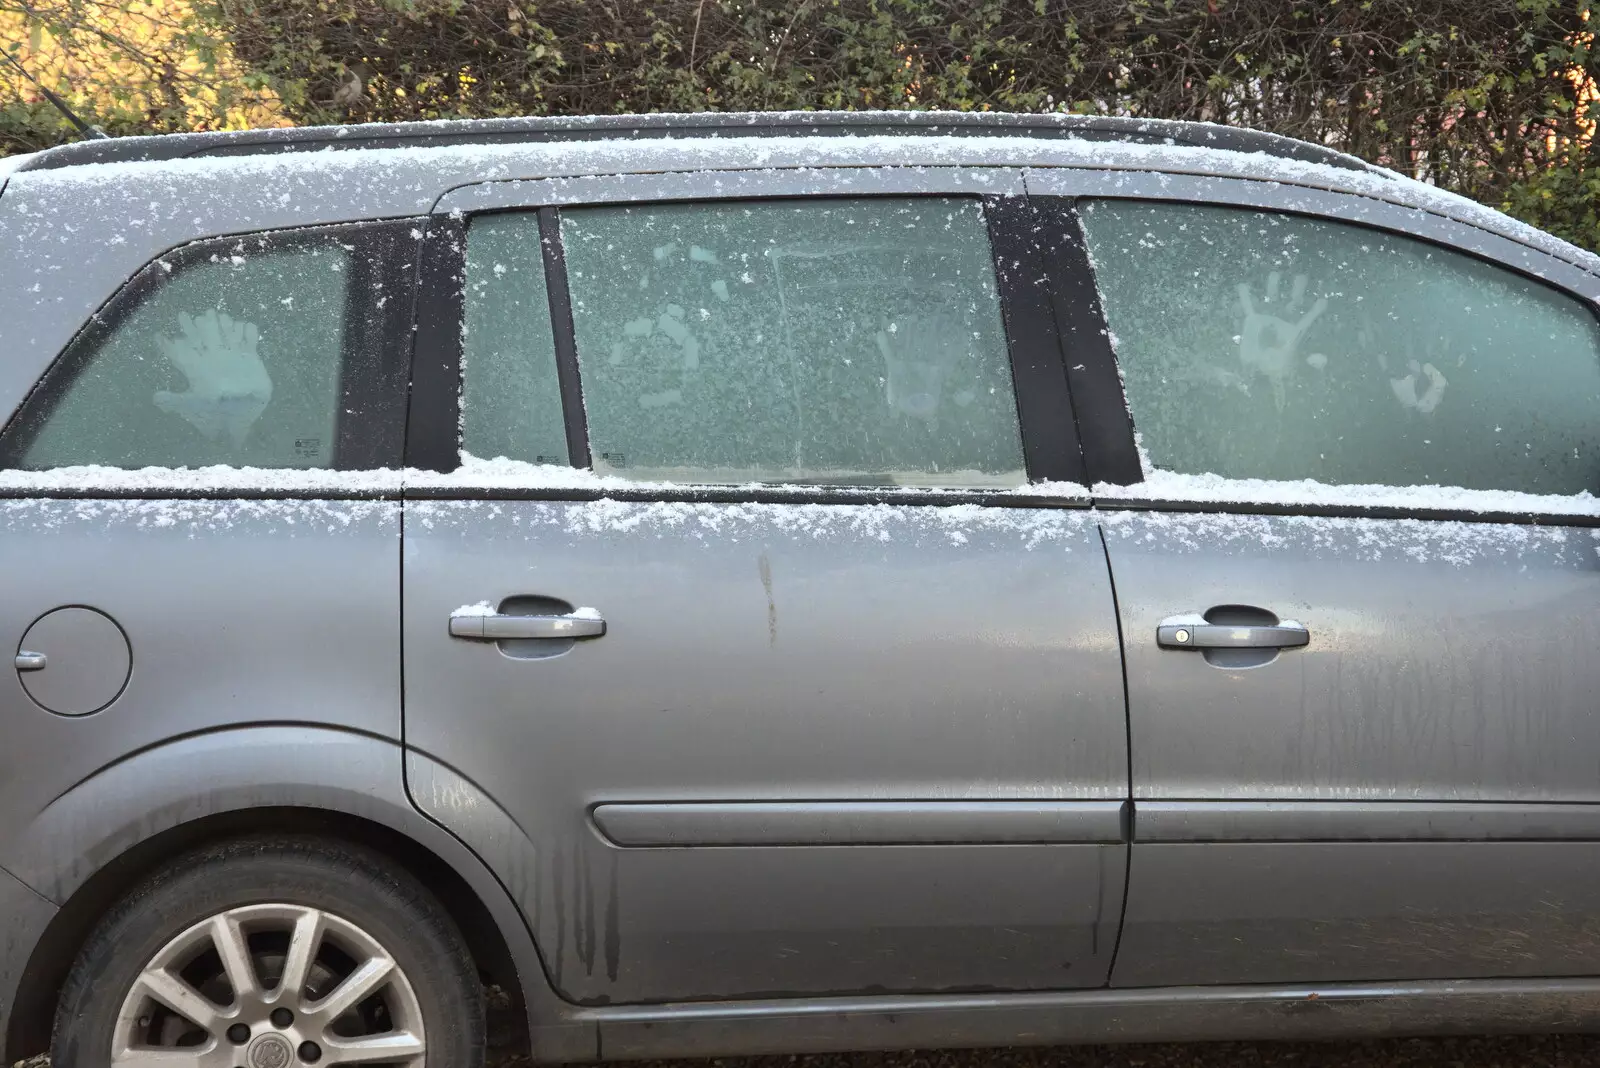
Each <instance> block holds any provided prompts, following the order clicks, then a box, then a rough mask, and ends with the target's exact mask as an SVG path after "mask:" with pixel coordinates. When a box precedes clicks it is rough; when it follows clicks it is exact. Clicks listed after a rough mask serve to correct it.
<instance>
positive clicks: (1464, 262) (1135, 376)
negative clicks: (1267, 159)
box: [1081, 201, 1600, 494]
mask: <svg viewBox="0 0 1600 1068" xmlns="http://www.w3.org/2000/svg"><path fill="white" fill-rule="evenodd" d="M1081 211H1082V218H1083V224H1084V228H1085V232H1086V237H1087V240H1088V244H1089V249H1090V254H1091V257H1092V259H1093V262H1094V268H1095V274H1096V278H1097V281H1098V284H1099V288H1100V295H1101V299H1102V302H1103V304H1104V306H1105V313H1106V318H1107V321H1108V324H1109V326H1110V328H1111V331H1112V334H1113V344H1114V346H1115V348H1116V352H1117V357H1118V361H1119V363H1120V366H1121V369H1122V374H1123V378H1124V382H1125V385H1126V390H1127V399H1128V406H1129V410H1130V412H1131V413H1132V416H1133V421H1134V425H1135V427H1136V428H1137V430H1138V432H1139V435H1140V439H1141V442H1142V444H1143V446H1144V448H1145V450H1146V453H1147V456H1148V460H1149V462H1150V463H1151V464H1153V465H1154V466H1155V467H1157V468H1160V469H1165V470H1170V471H1176V472H1180V473H1191V474H1200V473H1215V474H1218V475H1221V476H1224V477H1228V478H1263V479H1315V480H1317V481H1320V482H1326V483H1338V484H1386V485H1396V486H1413V485H1444V486H1456V487H1464V488H1468V489H1484V490H1519V491H1524V492H1530V493H1548V494H1571V493H1578V492H1580V491H1583V490H1600V419H1597V418H1596V413H1597V412H1600V328H1597V326H1596V322H1595V318H1594V316H1593V315H1592V314H1591V313H1590V311H1589V309H1588V307H1587V306H1586V305H1585V304H1583V303H1582V302H1581V301H1579V300H1577V299H1575V298H1573V297H1571V296H1568V295H1566V294H1564V293H1561V292H1559V291H1557V290H1555V289H1552V288H1551V287H1549V286H1546V285H1543V284H1541V283H1539V282H1535V281H1532V280H1530V279H1527V278H1524V277H1523V276H1521V275H1518V274H1515V273H1512V272H1511V271H1509V270H1506V269H1503V268H1499V267H1495V266H1492V265H1490V264H1487V263H1484V262H1482V261H1480V260H1478V259H1475V258H1473V257H1470V256H1467V255H1465V254H1463V253H1459V252H1453V251H1450V250H1448V249H1444V248H1440V247H1438V246H1435V245H1432V244H1428V243H1426V242H1423V241H1419V240H1414V239H1411V238H1406V237H1401V236H1397V235H1394V234H1389V233H1382V232H1378V231H1375V230H1371V229H1368V228H1365V227H1359V226H1354V225H1350V224H1345V223H1339V222H1330V221H1327V220H1323V219H1313V218H1306V217H1301V216H1293V215H1284V214H1276V213H1270V212H1261V211H1251V210H1247V209H1238V208H1223V207H1210V206H1200V205H1189V204H1173V203H1139V202H1132V201H1101V202H1091V203H1086V204H1084V205H1083V206H1082V208H1081Z"/></svg>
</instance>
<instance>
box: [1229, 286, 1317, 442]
mask: <svg viewBox="0 0 1600 1068" xmlns="http://www.w3.org/2000/svg"><path fill="white" fill-rule="evenodd" d="M1282 281H1283V276H1282V273H1281V272H1279V271H1273V272H1272V273H1271V274H1268V275H1267V289H1266V294H1265V298H1264V304H1265V307H1263V308H1261V309H1258V308H1257V307H1256V302H1255V295H1254V294H1253V293H1252V292H1251V290H1250V286H1249V285H1247V284H1246V283H1244V282H1240V283H1239V286H1238V292H1239V308H1240V310H1241V311H1243V312H1244V324H1243V326H1242V327H1241V328H1240V330H1239V361H1240V362H1241V363H1243V364H1244V365H1245V366H1246V367H1250V368H1253V369H1254V370H1255V371H1257V372H1259V373H1260V374H1262V375H1264V376H1265V377H1266V378H1267V380H1268V381H1269V382H1270V383H1271V384H1272V399H1273V401H1274V402H1275V403H1276V404H1277V406H1278V411H1280V412H1281V411H1283V408H1284V405H1285V403H1286V402H1287V400H1288V382H1289V379H1290V377H1291V376H1292V375H1293V374H1294V373H1295V371H1296V370H1297V369H1298V360H1297V357H1298V355H1299V350H1300V339H1301V338H1303V337H1304V336H1305V333H1306V331H1307V330H1309V329H1311V324H1312V323H1314V322H1316V321H1317V317H1318V316H1320V315H1321V314H1322V313H1323V311H1325V310H1326V309H1327V307H1328V301H1327V299H1326V298H1325V297H1318V298H1317V300H1316V302H1315V303H1313V304H1312V305H1311V307H1310V308H1309V309H1308V310H1306V311H1305V312H1304V313H1303V314H1302V313H1301V309H1302V308H1304V307H1305V296H1306V285H1307V279H1306V276H1305V275H1303V274H1297V275H1295V276H1294V281H1293V282H1292V283H1291V285H1290V289H1289V299H1288V301H1287V302H1284V303H1282V304H1279V290H1280V288H1281V284H1282ZM1296 315H1298V316H1299V318H1298V319H1296V320H1294V321H1291V318H1292V317H1293V316H1296ZM1319 355H1320V354H1318V353H1312V356H1313V357H1315V356H1319ZM1326 363H1327V358H1326V357H1322V358H1321V359H1320V360H1313V361H1312V363H1311V366H1313V367H1317V368H1319V369H1320V368H1321V367H1322V366H1324V365H1326Z"/></svg>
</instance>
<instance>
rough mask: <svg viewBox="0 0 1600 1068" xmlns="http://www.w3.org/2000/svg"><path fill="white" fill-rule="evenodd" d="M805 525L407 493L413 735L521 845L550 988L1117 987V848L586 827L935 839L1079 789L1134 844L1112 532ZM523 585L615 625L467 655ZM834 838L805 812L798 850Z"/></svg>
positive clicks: (994, 522) (833, 515)
mask: <svg viewBox="0 0 1600 1068" xmlns="http://www.w3.org/2000/svg"><path fill="white" fill-rule="evenodd" d="M804 507H805V512H804V513H803V514H804V515H805V516H806V522H805V523H803V524H796V523H795V522H793V521H792V519H791V518H790V517H789V515H788V514H787V508H786V506H783V505H726V506H723V505H711V504H661V503H657V504H650V503H633V504H629V503H625V502H616V501H601V502H594V503H582V502H573V503H538V502H529V501H481V502H465V501H462V502H457V501H449V502H445V501H436V502H410V503H408V505H407V518H406V524H407V534H406V550H405V552H406V565H405V570H406V594H405V598H406V601H405V612H406V620H407V623H406V627H407V637H406V644H407V649H406V664H407V667H406V671H407V681H406V686H407V740H408V743H409V744H412V745H414V746H416V747H417V748H418V749H419V750H421V751H422V752H425V753H427V754H429V755H430V756H432V757H433V758H435V759H437V760H439V761H441V762H443V763H445V764H447V765H450V766H452V767H454V768H457V769H460V771H461V772H462V773H463V774H464V775H465V776H466V777H467V778H469V779H471V780H472V781H474V782H476V783H477V784H478V785H479V786H480V787H481V788H482V789H483V790H484V791H485V792H487V793H488V794H489V795H490V796H492V797H495V798H497V799H498V801H499V804H500V805H501V806H502V807H504V808H505V809H506V811H507V812H508V813H509V814H510V818H511V819H513V820H515V821H516V823H518V824H519V825H520V826H521V827H522V829H523V832H524V833H525V834H526V836H527V838H528V839H529V840H530V841H531V843H532V852H531V854H530V856H529V857H528V858H527V859H526V860H524V861H522V862H520V863H513V865H512V867H513V870H517V871H519V872H522V873H525V877H526V878H528V879H530V880H531V882H530V883H528V884H526V885H524V884H522V883H521V882H520V881H519V882H518V883H517V885H519V886H521V887H522V889H521V892H520V894H519V899H520V900H521V901H522V902H523V905H524V908H525V909H526V910H527V911H528V912H529V913H530V915H532V916H533V922H534V926H535V930H536V931H537V932H538V933H539V942H540V946H541V948H542V949H543V951H544V953H545V959H546V962H547V965H548V967H549V970H550V972H551V975H552V978H553V979H554V981H555V982H556V983H557V984H558V986H559V987H560V988H561V989H562V990H563V991H564V992H565V993H566V994H567V996H569V997H570V998H573V999H574V1000H581V1001H591V1002H592V1001H596V1000H600V999H608V1000H611V1001H614V1002H620V1001H634V1000H660V999H662V998H663V997H671V996H673V992H682V993H683V994H687V995H688V996H691V997H727V996H733V995H738V994H741V993H742V994H747V995H748V994H768V993H773V994H776V993H829V992H834V991H836V990H840V989H866V988H869V987H873V986H885V987H895V986H898V987H900V988H901V989H932V988H938V987H941V986H954V987H961V986H965V987H969V988H970V987H996V988H1003V987H1012V988H1017V987H1024V988H1025V987H1027V986H1030V985H1031V986H1035V987H1037V986H1045V985H1095V984H1098V983H1099V982H1101V981H1103V978H1104V975H1103V971H1104V968H1105V967H1106V965H1107V964H1108V963H1109V953H1110V949H1111V944H1112V941H1113V940H1114V935H1115V924H1116V914H1117V912H1118V910H1119V908H1120V899H1121V886H1122V874H1121V867H1122V863H1123V861H1122V857H1123V851H1124V848H1125V847H1124V846H1123V845H1122V844H1121V843H1120V841H1115V842H1114V843H1108V844H1104V845H1094V844H1082V845H1074V844H1049V843H1040V844H1013V845H1002V844H995V843H997V842H1003V841H1005V840H1006V838H1005V837H1004V835H1003V833H1001V832H996V835H995V836H994V839H993V841H992V842H986V840H985V839H984V838H970V837H969V838H965V839H963V840H962V841H961V842H959V843H954V842H952V843H948V844H924V845H909V844H908V845H899V846H891V847H882V848H874V847H871V846H865V845H857V846H842V847H828V846H821V845H791V846H775V847H760V846H749V847H733V848H718V847H716V846H714V845H712V844H710V843H706V844H705V845H706V847H705V848H619V847H617V846H614V845H611V844H609V843H608V842H607V841H606V840H605V839H604V838H603V837H602V836H601V834H599V833H598V832H597V830H596V829H595V827H594V825H593V823H592V822H591V817H590V810H591V808H592V807H593V806H595V805H602V804H604V805H614V804H621V803H626V802H650V803H653V804H656V805H671V804H673V803H675V802H683V803H699V802H708V801H717V802H730V803H731V802H745V801H751V802H784V803H789V802H803V801H818V802H823V801H841V802H864V801H871V800H876V799H879V798H882V799H893V800H895V801H897V802H899V803H901V805H903V806H904V808H903V809H902V813H903V818H904V819H906V820H909V821H912V822H918V823H920V824H922V825H926V824H927V823H928V822H929V821H931V822H932V824H933V826H934V827H936V828H937V827H939V826H940V825H941V823H940V821H942V820H944V819H945V815H944V813H942V811H941V805H942V804H944V803H948V802H951V801H956V800H960V801H961V802H962V803H963V804H966V805H970V806H973V807H975V808H981V802H983V801H985V800H992V801H995V802H1017V801H1026V800H1030V799H1038V800H1045V799H1056V798H1060V799H1075V800H1079V801H1093V800H1098V801H1100V802H1102V809H1103V815H1102V816H1101V818H1102V820H1105V818H1106V817H1107V816H1109V820H1106V826H1105V827H1104V828H1103V831H1102V833H1108V834H1116V836H1117V838H1120V833H1119V832H1117V831H1115V830H1113V828H1115V825H1116V819H1117V816H1116V814H1117V811H1118V808H1119V807H1120V804H1121V802H1122V800H1123V798H1124V795H1125V790H1126V785H1125V784H1126V774H1127V772H1126V764H1125V760H1126V751H1125V749H1124V747H1123V737H1122V733H1123V715H1122V709H1121V701H1120V686H1121V681H1120V668H1119V663H1118V659H1117V657H1116V655H1115V649H1116V644H1115V642H1116V637H1115V634H1114V632H1113V631H1112V630H1111V629H1110V622H1111V617H1110V590H1109V586H1108V585H1106V584H1105V572H1104V561H1103V557H1102V550H1101V547H1100V544H1099V537H1098V533H1097V531H1096V529H1095V524H1094V521H1093V519H1092V518H1091V517H1089V516H1088V515H1087V514H1085V513H1084V512H1082V511H1078V510H1059V509H1043V510H1023V511H1017V510H1008V509H991V510H987V511H982V512H980V513H979V514H977V515H972V514H970V513H963V514H962V516H961V518H960V520H959V524H958V525H959V530H957V529H956V528H955V527H952V526H951V525H950V524H951V523H952V522H953V521H955V520H956V517H955V516H951V515H947V514H946V512H945V510H943V509H937V508H925V507H900V506H883V505H878V506H871V505H869V506H849V505H807V506H804ZM951 531H955V532H956V533H959V534H961V535H962V539H961V541H960V542H959V543H958V542H957V541H956V540H955V539H953V538H952V537H951V534H950V532H951ZM1030 546H1031V547H1030ZM619 559H626V560H629V561H630V562H631V567H630V568H629V569H628V570H627V571H619V569H617V568H616V567H615V563H614V562H615V561H616V560H619ZM639 573H645V574H649V575H650V576H651V581H650V583H649V584H648V585H647V586H644V587H641V586H640V585H639V584H638V583H637V582H636V581H634V580H633V579H632V578H630V575H637V574H639ZM769 589H770V594H769V592H768V591H769ZM513 595H542V596H551V597H563V598H566V599H569V600H573V601H574V602H575V603H576V602H582V603H584V604H589V603H593V604H595V605H597V606H599V607H600V610H601V611H602V612H604V613H605V615H606V618H607V628H608V629H607V633H606V635H605V637H603V638H601V639H598V640H595V641H590V642H585V643H581V644H578V645H576V646H575V647H573V648H571V649H570V650H569V651H567V652H565V653H563V654H561V655H559V656H553V657H549V658H546V659H540V660H524V659H516V658H514V657H513V656H509V655H506V654H505V653H503V652H501V651H498V650H497V649H496V647H495V645H494V644H493V643H469V642H463V641H461V640H459V639H451V638H450V637H449V636H448V635H447V633H446V627H445V623H446V621H447V619H448V617H449V615H450V614H451V612H452V611H453V610H455V608H456V607H457V605H459V604H461V603H462V602H464V601H465V602H471V601H473V600H476V599H479V598H482V597H488V598H490V599H491V600H492V599H496V598H500V597H508V596H513ZM700 649H715V650H718V654H717V656H716V658H715V659H714V660H707V658H705V657H703V656H701V655H698V654H697V652H696V651H697V650H700ZM434 796H436V795H435V794H434V793H433V792H430V791H426V790H420V789H419V790H418V791H417V798H418V801H419V803H421V804H422V805H423V806H424V808H425V810H428V811H430V813H432V814H433V815H435V817H436V818H438V819H440V820H441V822H444V823H445V824H446V825H447V826H449V825H452V823H453V822H454V818H455V817H454V816H453V815H452V810H451V809H450V808H449V807H447V806H439V807H435V805H434V802H432V801H431V800H430V799H431V798H433V797H434ZM919 801H925V802H927V803H928V804H927V806H926V808H925V809H922V810H921V811H920V812H919V811H918V808H917V804H916V803H917V802H919ZM826 819H827V814H826V812H825V811H819V810H809V811H808V810H806V809H804V808H801V809H799V810H798V814H797V815H796V816H795V817H794V824H795V825H796V826H797V827H798V828H799V829H798V830H797V831H796V832H794V833H795V834H796V835H797V836H799V837H800V838H801V839H803V840H807V841H816V840H817V837H818V836H819V835H821V834H825V833H826V830H825V828H826V827H827V823H826V822H825V821H826ZM923 833H924V832H922V831H921V830H913V831H911V832H909V833H908V837H912V838H916V837H919V836H921V835H922V834H923ZM935 837H936V838H937V837H946V838H947V837H948V836H947V835H945V836H940V835H936V836H935ZM508 859H509V858H508ZM909 887H918V888H919V890H918V892H917V893H916V894H914V895H910V896H908V895H906V894H905V892H904V891H905V890H906V889H907V888H909ZM868 932H876V933H875V934H870V935H869V934H868ZM864 938H873V939H876V941H875V942H874V943H873V945H872V946H870V947H868V949H865V950H864V949H863V948H862V939H864ZM1069 965H1070V968H1069V967H1068V966H1069ZM1097 971H1098V972H1099V973H1100V974H1098V975H1097V974H1096V972H1097ZM679 996H681V995H679Z"/></svg>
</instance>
